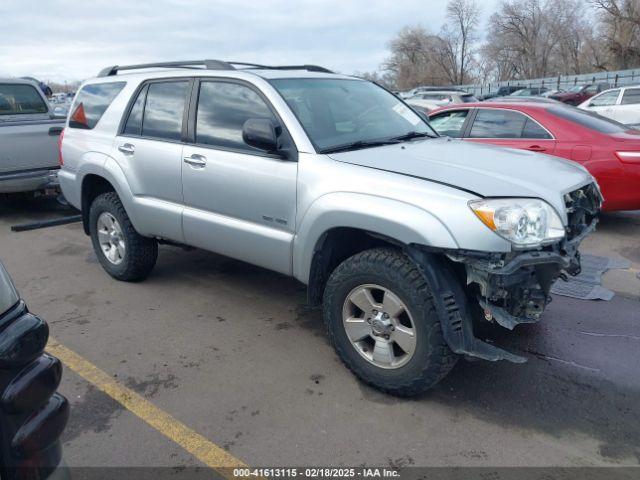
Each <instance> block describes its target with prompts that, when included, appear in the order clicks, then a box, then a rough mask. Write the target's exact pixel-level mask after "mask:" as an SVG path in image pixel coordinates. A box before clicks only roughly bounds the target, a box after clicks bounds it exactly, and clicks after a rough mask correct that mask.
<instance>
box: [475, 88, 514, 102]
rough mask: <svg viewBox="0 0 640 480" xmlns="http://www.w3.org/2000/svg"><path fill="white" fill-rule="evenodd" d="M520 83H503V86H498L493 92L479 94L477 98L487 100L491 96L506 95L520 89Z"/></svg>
mask: <svg viewBox="0 0 640 480" xmlns="http://www.w3.org/2000/svg"><path fill="white" fill-rule="evenodd" d="M521 89H522V86H521V85H505V86H503V87H500V88H498V90H496V91H495V92H491V93H486V94H484V95H480V96H479V97H478V99H480V100H489V99H491V98H497V97H506V96H507V95H511V94H512V93H513V92H517V91H518V90H521Z"/></svg>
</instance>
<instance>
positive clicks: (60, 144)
mask: <svg viewBox="0 0 640 480" xmlns="http://www.w3.org/2000/svg"><path fill="white" fill-rule="evenodd" d="M63 137H64V128H63V129H62V131H61V132H60V136H59V137H58V163H59V164H60V166H63V165H64V159H63V158H62V138H63Z"/></svg>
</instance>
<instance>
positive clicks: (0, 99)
mask: <svg viewBox="0 0 640 480" xmlns="http://www.w3.org/2000/svg"><path fill="white" fill-rule="evenodd" d="M47 112H48V109H47V104H46V103H45V102H44V100H43V99H42V97H41V96H40V94H39V93H38V91H37V90H36V88H35V87H33V86H31V85H25V84H19V83H0V115H26V114H34V113H47Z"/></svg>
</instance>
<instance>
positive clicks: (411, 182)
mask: <svg viewBox="0 0 640 480" xmlns="http://www.w3.org/2000/svg"><path fill="white" fill-rule="evenodd" d="M258 73H259V74H258V75H256V74H254V73H249V72H242V71H224V72H219V71H202V72H198V73H197V74H192V75H194V76H199V77H207V78H211V77H219V78H235V79H240V80H244V81H247V82H249V83H251V84H252V85H254V86H255V87H256V88H258V89H259V90H260V91H261V92H262V93H263V94H264V95H265V97H266V98H267V99H268V100H269V101H270V102H271V104H272V105H273V107H274V108H275V110H276V111H277V113H278V115H279V116H280V117H281V118H282V120H283V122H284V123H285V125H286V127H287V129H288V130H289V132H290V134H291V136H292V138H293V140H294V142H295V144H296V147H297V150H298V152H299V156H298V161H297V162H288V161H285V160H277V159H273V158H269V157H265V156H249V155H245V154H232V153H230V152H227V151H224V150H218V149H214V148H202V147H196V146H192V145H186V144H182V143H170V142H162V141H157V140H153V142H154V143H155V144H156V147H154V148H156V149H157V151H158V152H162V163H163V164H165V166H166V165H167V162H168V165H170V166H169V167H168V168H169V169H170V170H171V171H174V172H175V171H177V170H180V169H181V171H182V174H181V177H182V189H183V192H185V193H184V195H183V198H182V200H180V199H179V198H178V200H176V195H175V193H176V181H177V180H176V178H171V179H170V180H166V179H163V178H166V177H164V174H165V173H166V172H153V173H149V172H150V170H149V169H154V168H158V167H157V164H155V165H154V164H153V160H152V159H151V157H149V158H148V159H144V158H143V160H141V162H144V163H145V164H146V165H147V167H146V168H143V167H142V166H141V164H136V163H135V162H136V161H137V158H136V155H135V154H134V155H131V156H129V157H130V158H125V155H124V154H122V153H121V152H119V151H118V146H120V145H121V144H123V143H125V142H126V143H130V144H133V145H134V146H135V148H136V153H137V151H138V143H139V142H140V139H139V138H135V137H125V136H118V137H116V134H117V131H118V128H119V124H120V121H121V118H122V115H123V112H124V111H125V109H126V106H127V104H128V102H129V100H130V98H131V96H132V95H133V93H134V92H135V90H136V89H137V87H138V86H139V84H140V82H142V81H144V80H147V79H151V78H176V77H184V76H185V71H184V70H178V71H168V72H167V71H165V72H154V73H145V74H134V75H119V76H116V77H107V78H98V79H94V80H91V81H90V82H92V83H101V82H108V81H123V80H125V81H126V82H127V84H126V86H125V87H124V88H123V90H122V91H121V92H120V94H119V95H118V96H117V97H116V99H115V100H114V101H113V103H112V104H111V106H110V107H109V108H108V109H107V111H106V112H105V114H104V115H103V117H102V119H101V120H100V122H99V123H98V125H97V126H96V128H95V129H94V130H90V131H87V130H79V129H69V128H68V129H67V130H66V131H65V138H64V142H63V156H64V158H65V165H64V168H63V169H62V171H61V172H60V183H61V186H62V189H63V191H64V193H65V196H66V197H67V199H68V200H69V201H70V202H71V203H72V204H73V205H74V206H76V207H80V206H81V186H82V181H83V179H84V178H86V176H87V175H89V174H95V175H100V176H102V177H104V178H105V179H107V180H108V181H109V182H111V183H112V185H113V186H114V188H115V190H116V192H117V193H118V195H119V196H120V198H121V200H122V202H123V205H124V207H125V209H126V210H127V213H128V214H129V216H130V218H131V221H132V223H133V225H134V226H135V228H136V229H137V230H138V231H139V232H140V233H141V234H143V235H148V236H154V237H161V238H167V239H171V240H175V241H182V242H185V243H187V244H190V245H193V246H198V247H202V248H205V249H209V250H212V251H215V252H217V253H221V254H225V255H228V256H231V257H234V258H238V259H241V260H244V261H247V262H250V263H254V264H256V265H260V266H263V267H266V268H270V269H273V270H276V271H279V272H282V273H285V274H290V275H293V276H294V277H296V278H297V279H298V280H300V281H302V282H304V283H307V282H308V279H309V271H310V265H311V261H312V258H313V253H314V249H315V248H316V246H317V244H318V241H319V240H320V239H321V238H322V236H323V234H324V233H326V232H327V231H329V230H331V229H332V228H337V227H355V228H361V229H365V230H369V231H371V232H375V233H378V234H382V235H386V236H388V237H391V238H394V239H396V240H398V241H400V242H402V243H405V244H409V243H417V244H423V245H429V246H433V247H440V248H452V249H456V248H462V249H469V250H480V251H492V252H508V251H510V250H511V245H510V243H509V242H507V241H506V240H504V239H502V238H501V237H499V236H498V235H496V234H494V233H493V232H492V231H491V230H489V229H488V228H487V227H485V226H484V225H483V224H482V223H481V222H480V221H479V220H478V219H477V218H476V216H475V214H473V212H472V211H471V210H470V208H469V207H468V202H469V201H470V200H473V199H477V198H479V197H480V196H485V195H491V196H527V197H539V198H542V199H544V200H546V201H547V202H549V203H550V204H552V205H553V206H554V207H555V208H556V209H557V210H558V212H559V213H560V215H561V217H562V218H563V219H564V220H565V221H566V212H565V208H564V205H563V202H562V195H563V193H565V192H568V191H571V190H572V189H575V188H578V187H580V186H582V185H585V184H587V183H589V182H592V181H593V178H592V177H591V176H590V175H589V174H588V173H586V171H584V170H583V169H581V168H579V167H575V166H574V165H573V164H572V163H570V162H565V161H563V160H556V159H553V158H551V157H547V156H542V155H539V154H533V153H528V152H522V151H520V150H510V149H502V148H498V147H492V146H484V145H476V144H465V143H462V142H454V141H449V140H448V139H437V140H424V141H415V142H406V143H403V144H402V145H393V146H389V147H379V148H369V149H363V150H359V151H355V152H349V153H342V154H333V155H331V156H327V155H323V154H319V153H317V152H315V150H314V148H313V146H312V144H311V142H310V140H309V139H308V137H307V136H306V134H305V132H304V130H303V128H302V126H301V125H300V123H299V122H298V120H297V119H296V117H295V116H294V114H293V112H291V110H290V109H289V107H288V106H287V105H286V103H285V102H284V100H283V99H282V97H281V96H280V95H279V94H278V92H277V91H275V90H274V88H273V87H272V86H271V84H269V82H268V81H267V80H266V79H265V78H263V77H266V78H271V77H285V76H288V77H325V78H326V77H327V76H328V75H327V74H318V73H308V72H277V71H275V72H272V71H260V72H258ZM333 77H335V78H351V77H343V76H340V75H333ZM163 149H164V150H166V151H163ZM179 150H181V151H180V154H177V152H178V151H179ZM168 151H171V154H170V155H169V156H168V157H166V156H165V155H166V154H167V152H168ZM105 152H106V153H105ZM194 153H195V154H200V155H204V156H206V157H207V165H206V166H205V167H204V168H198V169H197V170H193V171H192V170H189V169H192V167H190V166H188V165H185V163H184V162H183V158H184V157H188V156H191V155H193V154H194ZM173 158H175V163H173V160H171V159H173ZM158 175H159V177H158ZM150 178H153V179H154V181H152V182H151V183H150V184H149V186H148V187H141V185H143V184H146V183H147V182H149V181H150ZM156 183H157V184H156ZM276 219H277V220H279V221H277V220H276Z"/></svg>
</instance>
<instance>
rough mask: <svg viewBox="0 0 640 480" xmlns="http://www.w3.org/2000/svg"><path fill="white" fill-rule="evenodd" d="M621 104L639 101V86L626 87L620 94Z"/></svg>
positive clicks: (633, 103) (632, 103)
mask: <svg viewBox="0 0 640 480" xmlns="http://www.w3.org/2000/svg"><path fill="white" fill-rule="evenodd" d="M620 103H621V104H622V105H635V104H638V103H640V88H627V89H626V90H625V91H624V94H623V95H622V102H620Z"/></svg>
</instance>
